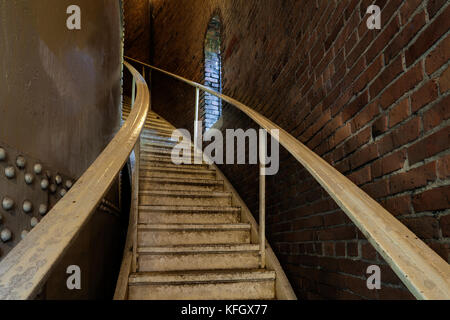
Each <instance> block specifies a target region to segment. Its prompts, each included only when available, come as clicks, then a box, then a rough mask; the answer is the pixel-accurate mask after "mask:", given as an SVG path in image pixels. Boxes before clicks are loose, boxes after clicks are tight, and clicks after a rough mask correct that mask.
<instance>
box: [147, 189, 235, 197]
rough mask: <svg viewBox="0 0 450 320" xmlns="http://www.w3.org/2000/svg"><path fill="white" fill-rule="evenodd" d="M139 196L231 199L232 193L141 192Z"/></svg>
mask: <svg viewBox="0 0 450 320" xmlns="http://www.w3.org/2000/svg"><path fill="white" fill-rule="evenodd" d="M139 194H143V195H155V196H162V197H168V196H172V197H173V196H188V197H211V198H213V197H231V192H223V191H201V190H194V191H186V190H140V191H139Z"/></svg>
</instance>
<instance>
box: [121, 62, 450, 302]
mask: <svg viewBox="0 0 450 320" xmlns="http://www.w3.org/2000/svg"><path fill="white" fill-rule="evenodd" d="M125 58H127V59H129V60H131V61H134V62H137V63H140V64H141V65H144V66H147V67H149V68H150V69H152V70H155V71H158V72H161V73H163V74H166V75H168V76H170V77H173V78H175V79H178V80H180V81H182V82H184V83H187V84H189V85H191V86H193V87H196V88H199V89H201V90H203V91H205V92H208V93H210V94H212V95H214V96H216V97H218V98H220V99H222V100H223V101H226V102H228V103H229V104H231V105H233V106H234V107H236V108H238V109H239V110H241V111H242V112H244V113H245V114H246V115H247V116H249V117H250V118H251V119H252V120H253V121H255V122H256V123H258V124H259V125H260V126H261V127H262V128H264V129H265V130H267V131H268V132H269V133H271V130H273V129H277V130H279V136H278V137H276V136H273V137H274V138H275V139H276V140H278V142H279V143H280V144H281V145H282V146H283V147H284V148H285V149H286V150H288V151H289V152H290V153H291V154H292V155H293V156H294V157H295V159H297V161H299V162H300V163H301V164H302V165H303V166H304V167H305V168H306V169H307V170H308V171H309V172H310V173H311V175H312V176H313V177H314V178H315V179H316V180H317V182H319V183H320V185H321V186H322V187H323V188H324V189H325V190H326V191H327V192H328V193H329V194H330V196H331V197H332V198H333V199H334V200H335V201H336V203H337V204H338V205H339V207H340V208H341V209H342V210H343V211H344V212H345V213H346V214H347V216H348V217H349V218H350V219H351V220H352V221H353V223H354V224H355V225H356V226H357V227H358V228H359V229H360V230H361V232H362V233H363V234H364V236H365V237H366V238H367V239H368V240H369V242H370V243H371V244H372V245H373V246H374V248H375V249H376V250H377V251H378V253H379V254H380V255H381V256H382V257H383V258H384V259H385V260H386V262H387V263H388V264H389V265H390V266H391V268H392V269H393V270H394V272H395V273H396V274H397V276H398V277H399V278H400V279H401V280H402V281H403V283H404V284H405V285H406V287H407V288H408V289H409V290H410V291H411V293H412V294H413V295H414V296H415V297H416V298H417V299H450V265H449V264H448V263H447V262H446V261H444V260H443V259H442V258H441V257H440V256H439V255H438V254H436V253H435V252H434V251H433V250H432V249H431V248H430V247H428V246H427V245H426V244H425V243H424V242H423V241H422V240H420V239H419V238H418V237H417V236H416V235H415V234H414V233H413V232H411V231H410V230H409V229H408V228H407V227H406V226H405V225H403V224H402V223H401V222H400V221H399V220H397V219H396V218H395V217H394V216H393V215H392V214H390V213H389V212H388V211H387V210H385V209H384V208H383V207H382V206H381V205H380V204H379V203H378V202H376V201H375V200H373V199H372V198H371V197H370V196H369V195H368V194H367V193H365V192H364V191H362V190H361V189H360V188H358V187H357V186H356V185H355V184H354V183H353V182H351V181H350V180H349V179H348V178H346V177H345V176H344V175H343V174H341V173H340V172H339V171H337V170H336V169H334V168H333V167H332V166H331V165H330V164H328V163H327V162H326V161H325V160H324V159H322V158H321V157H320V156H318V155H317V154H316V153H314V152H313V151H311V150H310V149H309V148H308V147H306V146H305V145H304V144H303V143H301V142H300V141H298V140H297V139H295V138H294V137H293V136H292V135H290V134H289V133H288V132H286V131H285V130H283V129H282V128H281V127H279V126H278V125H276V124H274V123H273V122H272V121H270V120H269V119H267V118H266V117H264V116H262V115H261V114H259V113H258V112H256V111H255V110H253V109H251V108H250V107H248V106H246V105H244V104H243V103H241V102H239V101H237V100H235V99H233V98H230V97H228V96H226V95H224V94H221V93H219V92H217V91H214V90H213V89H211V88H209V87H206V86H204V85H201V84H199V83H196V82H194V81H191V80H188V79H186V78H183V77H181V76H178V75H176V74H173V73H171V72H168V71H165V70H162V69H160V68H157V67H154V66H152V65H149V64H146V63H143V62H141V61H139V60H135V59H133V58H130V57H125Z"/></svg>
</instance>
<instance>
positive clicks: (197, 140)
mask: <svg viewBox="0 0 450 320" xmlns="http://www.w3.org/2000/svg"><path fill="white" fill-rule="evenodd" d="M199 107H200V89H199V88H195V118H194V163H195V164H200V163H202V156H201V149H202V147H201V139H202V133H201V130H202V127H201V122H200V120H199Z"/></svg>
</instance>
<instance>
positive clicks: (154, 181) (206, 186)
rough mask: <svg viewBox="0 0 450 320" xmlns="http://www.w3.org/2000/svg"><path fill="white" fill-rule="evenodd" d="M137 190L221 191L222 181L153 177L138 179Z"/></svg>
mask: <svg viewBox="0 0 450 320" xmlns="http://www.w3.org/2000/svg"><path fill="white" fill-rule="evenodd" d="M139 190H142V191H146V190H183V191H223V181H219V180H215V179H192V178H191V179H180V178H169V177H167V176H165V175H163V176H153V177H150V178H142V179H139Z"/></svg>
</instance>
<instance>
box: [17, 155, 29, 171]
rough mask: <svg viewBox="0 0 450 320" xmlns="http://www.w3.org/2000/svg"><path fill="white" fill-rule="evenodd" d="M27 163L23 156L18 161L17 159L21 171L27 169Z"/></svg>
mask: <svg viewBox="0 0 450 320" xmlns="http://www.w3.org/2000/svg"><path fill="white" fill-rule="evenodd" d="M26 163H27V162H26V160H25V158H24V157H23V156H18V157H17V159H16V165H17V168H19V169H23V168H25V164H26Z"/></svg>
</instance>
